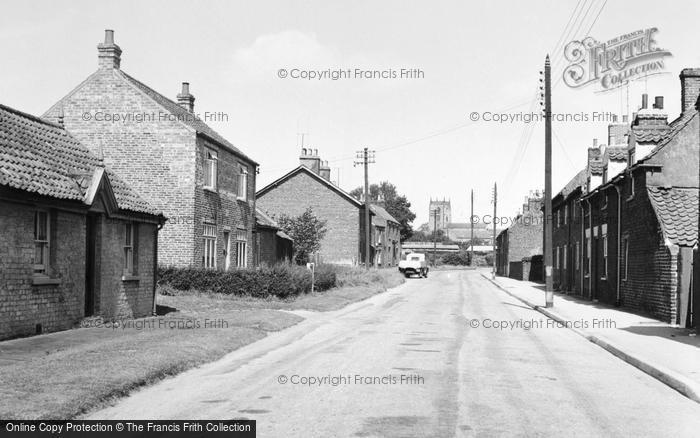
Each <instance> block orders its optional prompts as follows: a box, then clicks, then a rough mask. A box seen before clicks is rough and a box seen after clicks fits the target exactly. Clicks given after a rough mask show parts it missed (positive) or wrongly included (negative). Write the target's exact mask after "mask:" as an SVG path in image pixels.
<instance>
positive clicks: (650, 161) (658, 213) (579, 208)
mask: <svg viewBox="0 0 700 438" xmlns="http://www.w3.org/2000/svg"><path fill="white" fill-rule="evenodd" d="M680 79H681V108H682V113H681V115H680V116H679V117H677V118H676V119H675V120H673V121H671V122H669V121H668V113H667V112H666V110H665V109H664V99H663V97H661V96H657V97H656V98H655V99H654V103H653V105H652V107H651V108H649V105H648V98H647V95H646V94H645V95H643V96H642V104H641V108H640V110H639V111H638V112H637V113H635V115H634V117H633V120H632V122H631V124H630V125H628V126H626V127H625V128H624V131H619V132H618V133H622V135H624V142H623V145H622V146H620V145H619V144H618V145H612V146H607V147H603V148H598V152H597V153H595V154H594V155H598V156H599V157H595V159H593V160H591V159H590V158H591V157H590V155H591V154H592V152H593V151H591V150H589V168H593V167H598V166H600V167H602V171H601V172H594V171H593V170H591V171H590V172H589V173H588V179H587V181H586V182H585V184H582V183H583V181H581V178H580V177H579V176H577V177H575V178H574V179H572V181H571V182H570V183H569V185H567V188H565V190H563V191H562V192H560V194H559V195H558V196H557V197H555V201H557V202H556V203H555V205H556V206H557V207H556V208H558V210H557V209H555V210H554V212H555V213H554V215H555V218H556V217H557V214H561V212H562V211H566V209H567V206H570V207H572V208H573V211H575V212H578V213H577V214H578V215H579V217H580V220H577V221H575V223H572V224H571V225H570V227H569V228H568V231H566V232H563V231H562V230H560V231H562V232H560V233H559V234H557V231H556V230H555V240H554V245H555V246H554V251H555V254H554V255H555V267H558V271H559V276H558V277H557V276H556V275H555V280H556V281H557V285H558V286H559V288H560V289H561V290H565V291H573V292H574V293H577V294H580V295H582V296H583V297H584V298H588V299H591V300H594V301H600V302H602V303H607V304H611V305H619V306H624V307H627V308H630V309H633V310H636V311H639V312H642V313H646V314H651V315H653V316H655V317H656V318H658V319H660V320H663V321H665V322H669V323H673V324H678V325H679V326H681V327H692V326H697V325H698V319H700V297H699V296H698V293H697V278H696V275H695V274H696V273H697V272H698V264H697V263H694V259H695V258H696V257H697V243H698V214H699V210H698V190H699V186H700V181H699V180H698V169H699V168H700V167H699V166H700V162H699V160H698V154H699V153H700V132H699V130H700V121H699V119H700V117H699V116H698V110H697V106H696V105H697V102H698V96H699V95H700V69H684V70H683V71H682V72H681V74H680ZM616 129H617V128H616ZM610 137H611V138H612V137H614V135H610ZM611 143H612V142H611ZM618 143H619V142H618ZM596 173H600V176H599V177H598V176H597V175H596ZM576 186H578V187H580V189H579V188H577V187H576ZM564 214H565V213H564ZM567 247H568V248H572V249H573V258H570V259H569V260H568V261H566V262H564V261H561V259H560V261H559V263H558V264H557V257H556V254H557V251H559V254H561V253H562V250H561V248H567ZM572 264H573V271H569V269H570V268H569V267H570V266H572ZM694 278H695V280H694Z"/></svg>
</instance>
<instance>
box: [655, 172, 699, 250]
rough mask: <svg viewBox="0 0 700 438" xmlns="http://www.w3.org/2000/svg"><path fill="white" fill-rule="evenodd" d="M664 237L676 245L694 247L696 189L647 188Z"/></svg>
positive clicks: (695, 236) (696, 212) (696, 230)
mask: <svg viewBox="0 0 700 438" xmlns="http://www.w3.org/2000/svg"><path fill="white" fill-rule="evenodd" d="M647 191H648V193H649V199H650V200H651V205H652V206H653V207H654V211H655V212H656V216H657V217H658V219H659V223H660V224H661V228H662V230H663V233H664V237H666V238H667V239H669V240H670V241H671V242H673V243H674V244H676V245H681V246H694V245H695V244H696V243H697V239H698V189H697V188H680V187H654V186H650V187H647Z"/></svg>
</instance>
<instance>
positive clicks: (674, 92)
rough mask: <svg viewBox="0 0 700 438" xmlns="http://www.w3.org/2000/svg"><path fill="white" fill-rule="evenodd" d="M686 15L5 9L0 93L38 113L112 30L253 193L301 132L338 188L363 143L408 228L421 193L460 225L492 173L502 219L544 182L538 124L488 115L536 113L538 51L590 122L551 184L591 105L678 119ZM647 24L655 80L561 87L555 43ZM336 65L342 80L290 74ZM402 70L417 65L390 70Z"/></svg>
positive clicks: (596, 129)
mask: <svg viewBox="0 0 700 438" xmlns="http://www.w3.org/2000/svg"><path fill="white" fill-rule="evenodd" d="M699 9H700V3H698V2H694V1H674V2H659V1H646V0H642V1H634V2H631V1H628V2H622V1H614V0H610V1H606V0H557V1H554V0H552V1H528V2H523V1H516V0H512V1H499V2H484V1H478V2H476V1H436V2H427V1H423V2H418V1H405V0H402V1H362V0H360V1H352V2H350V1H345V2H336V1H328V0H323V1H281V0H280V1H256V2H243V1H231V0H225V1H200V2H192V1H187V2H184V1H173V0H169V1H139V2H135V1H119V2H104V1H71V2H55V1H32V0H29V1H24V2H12V3H11V4H8V5H5V6H4V7H3V14H2V15H0V53H2V68H1V69H0V103H2V104H5V105H8V106H11V107H14V108H17V109H19V110H22V111H25V112H28V113H31V114H36V115H41V114H42V113H43V112H44V111H46V110H47V109H48V108H49V107H50V106H51V105H52V104H53V103H55V102H56V101H57V100H59V99H60V98H61V97H63V96H64V95H65V94H67V93H68V92H69V91H70V90H72V89H73V88H74V87H75V86H76V85H78V84H79V83H80V82H81V81H82V80H84V79H85V78H86V77H87V76H88V75H89V74H91V73H92V72H93V71H95V70H96V69H97V48H96V46H97V44H98V43H100V42H101V41H102V40H103V38H104V30H105V29H113V30H114V32H115V42H116V43H117V44H118V45H119V46H120V47H121V49H122V51H123V53H122V61H121V68H122V70H124V71H125V72H127V73H129V74H130V75H131V76H134V77H136V78H137V79H139V80H140V81H142V82H144V83H146V84H147V85H149V86H151V87H152V88H154V89H155V90H157V91H159V92H161V93H163V94H165V95H166V96H168V97H171V98H173V99H174V98H175V96H176V95H177V93H178V92H179V91H180V83H181V82H190V91H191V93H192V94H193V95H194V96H195V98H196V101H195V112H196V113H199V114H202V115H203V114H204V113H205V112H209V113H223V114H225V115H226V117H222V118H221V120H218V121H212V122H210V123H209V124H210V126H211V127H212V128H214V129H215V130H217V131H218V132H219V133H221V134H222V135H223V136H224V137H226V138H227V139H228V140H229V141H231V142H232V143H234V144H235V145H237V146H238V147H239V148H240V149H242V150H243V151H244V152H245V153H246V154H247V155H249V156H251V157H252V158H253V159H255V160H256V161H257V162H258V163H260V175H259V176H258V182H257V184H258V189H260V188H262V187H264V186H265V185H266V184H268V183H269V182H272V181H274V180H275V179H277V178H279V177H280V176H282V175H283V174H285V173H286V172H288V171H289V170H291V169H293V168H294V167H296V166H297V165H298V158H299V154H300V149H301V137H302V136H301V135H300V134H304V135H303V139H304V140H303V141H304V145H305V146H307V147H310V148H314V149H318V152H319V155H320V156H321V157H322V159H323V160H328V161H329V166H330V167H331V169H332V172H331V179H332V180H334V181H337V182H338V183H339V185H340V186H341V187H342V188H344V189H346V190H348V191H350V190H352V189H353V188H355V187H358V186H360V185H361V184H362V182H363V174H362V168H361V167H360V166H358V167H355V166H354V165H353V162H354V160H355V154H356V151H358V150H361V149H362V148H364V147H368V148H369V149H370V150H376V162H375V163H373V164H371V165H370V168H369V178H370V182H372V183H378V182H381V181H389V182H391V183H393V184H394V185H396V187H397V189H398V191H399V192H400V193H402V194H404V195H406V196H407V198H408V200H409V201H410V202H411V204H412V209H413V211H414V212H415V213H416V214H417V218H416V221H415V222H414V227H416V228H417V227H418V226H419V225H420V224H421V223H424V222H427V221H428V203H429V200H430V198H440V199H442V198H447V199H450V200H451V203H452V215H453V220H454V221H458V222H467V221H468V217H469V214H470V210H469V194H470V190H474V197H475V200H474V204H475V207H474V210H475V214H476V215H479V216H482V215H489V214H492V211H493V206H492V204H491V192H492V188H493V185H494V183H496V184H497V185H498V216H514V215H515V214H516V213H517V212H518V209H519V208H520V206H521V205H522V203H523V199H524V197H525V196H526V195H528V193H529V192H530V190H535V189H542V188H543V186H544V123H542V122H537V123H523V122H512V123H511V122H506V123H497V122H494V121H484V120H483V119H484V117H487V116H486V115H485V113H500V112H502V111H503V110H507V111H506V112H507V113H510V114H516V115H517V113H518V112H525V113H529V112H531V111H533V110H534V111H535V112H538V111H539V104H538V101H537V97H536V93H537V87H538V85H539V82H538V80H539V76H540V75H539V72H540V70H542V66H543V63H544V58H545V56H546V55H547V54H550V56H551V57H552V60H553V70H552V76H553V82H554V88H553V92H552V105H553V111H554V112H555V113H570V114H579V113H585V114H588V115H589V120H588V121H585V122H571V121H570V122H556V121H555V122H554V123H553V131H554V140H553V174H552V181H553V188H554V193H556V192H557V191H558V190H559V189H561V187H563V186H564V184H566V182H567V181H568V180H569V179H570V178H572V177H573V176H574V174H575V173H576V172H577V171H578V170H580V169H582V168H583V167H584V166H585V164H586V148H587V147H589V146H590V145H591V144H592V141H593V138H598V139H600V142H601V143H605V142H606V135H607V123H608V121H606V120H605V118H604V117H603V118H601V120H597V121H593V120H591V118H592V115H593V113H594V112H598V113H606V112H612V113H616V114H625V113H629V114H631V113H632V112H634V111H636V110H637V109H638V107H639V105H640V102H641V97H640V96H641V94H642V93H644V92H647V93H648V94H649V95H650V101H653V96H656V95H663V96H665V109H666V110H667V112H668V114H669V120H672V119H674V118H675V117H677V116H678V114H679V112H680V82H679V79H678V74H679V73H680V70H681V69H683V68H686V67H700V50H698V47H697V45H695V44H692V43H691V41H698V40H700V38H699V37H700V28H699V27H698V26H697V25H696V22H695V21H696V20H695V18H696V17H697V16H698V14H699V13H700V10H699ZM652 27H655V28H657V29H658V32H657V33H656V34H655V40H656V42H657V45H658V46H659V47H661V48H663V49H666V50H668V51H670V52H671V54H672V55H671V56H669V57H666V58H664V69H663V73H662V74H658V75H654V76H650V77H648V78H646V79H640V80H636V81H634V82H631V83H630V84H629V86H628V87H623V88H621V89H619V90H616V91H610V92H600V87H598V86H596V85H591V86H586V87H580V88H570V87H568V86H567V85H566V84H565V83H563V82H562V81H561V80H559V78H560V77H561V76H562V74H563V71H564V68H565V67H566V66H567V65H568V62H566V60H565V59H563V58H564V50H563V46H564V45H565V44H566V43H568V42H569V41H573V40H581V39H583V38H584V37H587V36H590V37H593V38H595V39H596V40H598V41H606V40H610V39H613V38H615V37H617V36H620V35H623V34H628V33H630V32H633V31H636V30H639V29H647V28H652ZM281 69H284V70H285V71H286V72H287V76H286V77H280V76H281V75H282V73H280V71H281ZM348 69H350V71H351V73H352V75H351V77H348V78H343V79H338V80H330V79H327V78H323V79H320V80H319V79H305V78H292V77H290V76H292V75H296V76H300V75H302V72H311V71H317V72H318V71H328V70H330V71H336V70H343V71H347V70H348ZM356 69H357V71H359V72H364V71H370V72H374V71H379V72H382V71H385V72H386V71H388V72H389V73H385V75H389V76H391V72H392V71H393V72H395V74H396V76H397V77H395V78H392V77H388V78H381V77H369V78H368V77H365V76H366V75H363V77H356V76H355V72H356ZM401 69H406V70H407V71H412V70H413V69H417V70H419V71H420V73H418V74H416V75H415V76H416V77H413V78H401V77H400V75H401ZM327 74H328V73H327ZM472 113H477V114H478V117H479V119H478V120H477V121H472V120H471V119H470V117H471V114H472Z"/></svg>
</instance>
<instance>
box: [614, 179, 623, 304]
mask: <svg viewBox="0 0 700 438" xmlns="http://www.w3.org/2000/svg"><path fill="white" fill-rule="evenodd" d="M615 191H616V192H617V298H616V299H615V306H616V307H620V284H621V281H620V260H622V254H621V253H620V252H621V251H622V249H621V247H622V245H621V243H622V236H621V235H620V230H621V224H620V220H621V219H622V191H621V189H620V186H618V185H617V184H616V185H615Z"/></svg>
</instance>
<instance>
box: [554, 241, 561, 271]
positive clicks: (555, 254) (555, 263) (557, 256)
mask: <svg viewBox="0 0 700 438" xmlns="http://www.w3.org/2000/svg"><path fill="white" fill-rule="evenodd" d="M555 249H556V251H555V252H554V268H555V269H559V268H560V266H559V247H558V246H557V247H556V248H555Z"/></svg>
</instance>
